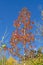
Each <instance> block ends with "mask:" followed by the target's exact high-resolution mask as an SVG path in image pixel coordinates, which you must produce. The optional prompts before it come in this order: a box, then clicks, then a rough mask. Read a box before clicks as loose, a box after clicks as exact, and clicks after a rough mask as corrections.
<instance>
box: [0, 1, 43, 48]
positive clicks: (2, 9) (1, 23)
mask: <svg viewBox="0 0 43 65" xmlns="http://www.w3.org/2000/svg"><path fill="white" fill-rule="evenodd" d="M24 7H26V8H27V9H28V10H29V11H30V12H31V20H32V21H34V22H35V20H36V23H37V22H38V21H39V23H41V24H43V20H42V19H41V18H42V16H41V13H40V12H41V11H42V10H43V0H0V40H1V39H2V36H3V35H4V32H5V31H6V29H7V33H6V35H7V34H8V36H7V37H6V38H5V39H4V42H6V41H9V39H10V37H11V34H12V31H13V30H14V27H13V21H14V20H15V19H17V17H18V15H19V11H21V9H22V8H24ZM7 44H8V43H7ZM35 44H36V45H37V48H38V47H40V46H43V44H42V43H39V42H38V41H37V40H36V41H35ZM8 46H10V45H9V44H8Z"/></svg>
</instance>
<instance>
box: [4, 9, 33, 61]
mask: <svg viewBox="0 0 43 65" xmlns="http://www.w3.org/2000/svg"><path fill="white" fill-rule="evenodd" d="M33 24H34V22H31V20H30V12H29V11H28V10H27V9H26V8H23V9H22V10H21V12H20V15H19V16H18V19H17V20H15V21H14V24H13V25H14V27H16V30H15V31H13V33H12V37H11V40H10V45H11V46H12V47H11V48H7V47H6V46H4V50H9V52H10V53H11V54H12V55H13V56H18V57H19V58H21V59H22V58H23V59H25V60H26V59H27V58H28V57H29V51H30V49H32V48H33V46H32V45H31V42H33V41H34V34H32V32H31V30H32V28H33ZM19 42H20V44H22V45H23V50H24V54H23V55H22V54H21V53H20V51H21V49H20V48H19V47H18V46H17V45H19ZM26 45H28V48H26ZM14 50H15V51H14Z"/></svg>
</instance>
